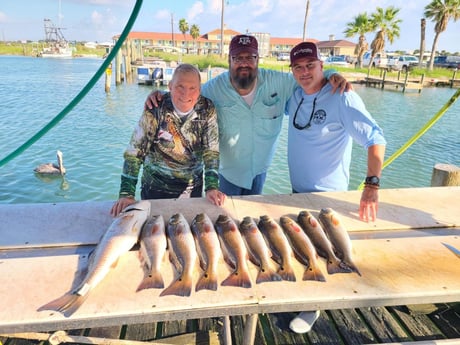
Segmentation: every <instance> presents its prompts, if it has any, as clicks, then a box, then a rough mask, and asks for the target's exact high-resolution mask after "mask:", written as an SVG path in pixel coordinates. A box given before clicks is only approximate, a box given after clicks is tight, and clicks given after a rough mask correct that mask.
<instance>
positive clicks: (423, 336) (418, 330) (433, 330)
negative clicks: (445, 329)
mask: <svg viewBox="0 0 460 345" xmlns="http://www.w3.org/2000/svg"><path fill="white" fill-rule="evenodd" d="M390 309H391V310H392V311H393V312H394V313H395V314H396V316H397V317H398V318H399V320H400V321H401V322H402V323H403V325H404V327H405V328H406V329H407V330H408V331H409V333H410V334H411V336H412V338H413V339H414V340H417V341H418V340H437V339H445V336H444V335H443V334H442V333H441V332H440V330H439V329H438V328H437V327H436V325H435V324H434V323H433V322H431V320H430V319H429V317H428V316H427V315H425V314H421V313H417V314H410V313H409V310H408V309H407V308H406V307H405V306H398V307H391V308H390Z"/></svg>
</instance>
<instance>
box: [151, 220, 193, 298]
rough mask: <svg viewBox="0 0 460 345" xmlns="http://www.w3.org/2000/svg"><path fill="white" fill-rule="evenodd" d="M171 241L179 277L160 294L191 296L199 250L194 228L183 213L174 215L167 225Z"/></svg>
mask: <svg viewBox="0 0 460 345" xmlns="http://www.w3.org/2000/svg"><path fill="white" fill-rule="evenodd" d="M166 232H167V234H168V243H169V259H170V260H171V262H172V264H173V265H174V267H175V268H176V271H177V272H178V273H179V277H178V278H177V279H176V280H175V281H173V282H172V283H171V285H169V286H168V287H167V288H166V289H164V290H163V291H162V292H161V294H160V296H166V295H176V296H190V294H191V292H192V283H193V282H192V279H193V272H194V270H195V265H196V260H197V257H198V255H197V252H196V247H195V240H194V238H193V234H192V230H191V229H190V225H189V224H188V222H187V220H186V219H185V217H184V216H183V215H182V214H181V213H176V214H175V215H173V216H172V217H171V218H170V219H169V222H168V225H167V227H166Z"/></svg>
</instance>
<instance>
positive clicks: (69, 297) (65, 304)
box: [37, 293, 88, 317]
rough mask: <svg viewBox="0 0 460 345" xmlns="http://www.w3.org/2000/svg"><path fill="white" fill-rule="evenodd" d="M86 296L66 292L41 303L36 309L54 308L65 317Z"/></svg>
mask: <svg viewBox="0 0 460 345" xmlns="http://www.w3.org/2000/svg"><path fill="white" fill-rule="evenodd" d="M87 297H88V294H85V295H78V294H76V293H66V294H65V295H63V296H61V297H59V298H56V299H55V300H53V301H51V302H49V303H47V304H45V305H42V306H41V307H40V308H38V309H37V311H43V310H54V311H58V312H61V313H62V314H64V316H65V317H69V316H71V315H72V314H73V313H74V312H75V311H76V310H77V309H78V308H80V306H81V305H82V304H83V302H84V301H85V300H86V298H87Z"/></svg>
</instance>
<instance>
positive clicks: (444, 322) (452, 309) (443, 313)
mask: <svg viewBox="0 0 460 345" xmlns="http://www.w3.org/2000/svg"><path fill="white" fill-rule="evenodd" d="M437 307H438V309H437V310H436V311H434V312H432V313H430V314H429V317H430V319H431V321H433V323H434V324H436V326H437V327H438V328H439V329H440V330H441V332H442V333H443V334H444V335H445V336H446V337H448V338H459V339H460V303H451V304H438V305H437Z"/></svg>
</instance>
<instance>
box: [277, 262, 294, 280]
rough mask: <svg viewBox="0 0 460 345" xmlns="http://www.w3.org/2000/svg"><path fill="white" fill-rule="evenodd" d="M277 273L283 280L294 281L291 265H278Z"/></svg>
mask: <svg viewBox="0 0 460 345" xmlns="http://www.w3.org/2000/svg"><path fill="white" fill-rule="evenodd" d="M278 274H279V275H280V276H281V278H283V280H287V281H289V282H295V281H296V278H295V273H294V270H293V269H292V267H291V266H287V265H285V266H283V265H280V267H279V268H278Z"/></svg>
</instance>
